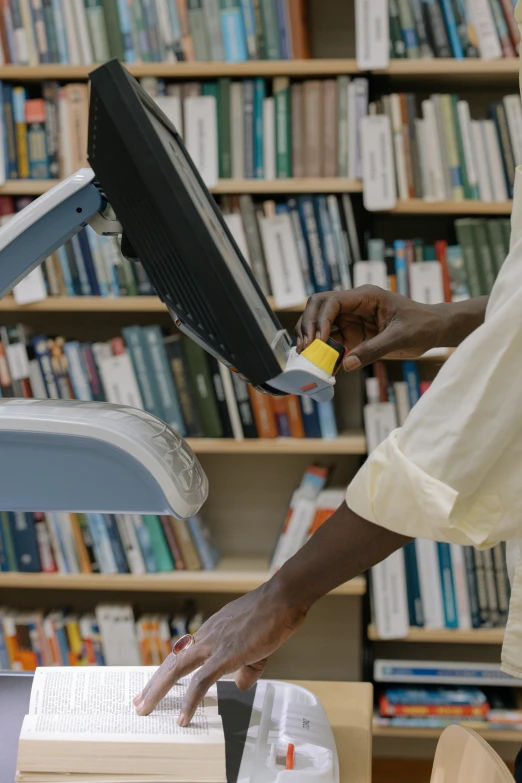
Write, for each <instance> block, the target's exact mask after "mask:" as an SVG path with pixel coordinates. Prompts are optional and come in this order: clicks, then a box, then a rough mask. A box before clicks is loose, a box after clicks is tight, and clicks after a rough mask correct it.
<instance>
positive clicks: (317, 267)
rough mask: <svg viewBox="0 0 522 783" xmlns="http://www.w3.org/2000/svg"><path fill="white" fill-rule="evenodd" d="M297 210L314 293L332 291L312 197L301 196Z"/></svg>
mask: <svg viewBox="0 0 522 783" xmlns="http://www.w3.org/2000/svg"><path fill="white" fill-rule="evenodd" d="M297 209H298V211H299V218H300V220H301V227H302V229H303V237H304V240H305V245H306V254H307V257H308V266H309V267H310V277H311V279H312V283H313V286H314V291H315V292H316V293H320V292H322V291H331V289H332V285H331V280H330V270H329V269H328V267H327V265H326V263H325V261H324V259H323V253H322V250H321V241H320V238H319V229H318V227H317V221H316V219H315V211H314V203H313V199H312V197H311V196H299V198H298V199H297Z"/></svg>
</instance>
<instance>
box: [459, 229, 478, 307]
mask: <svg viewBox="0 0 522 783" xmlns="http://www.w3.org/2000/svg"><path fill="white" fill-rule="evenodd" d="M473 222H474V221H473V220H472V219H471V218H462V219H460V220H456V221H455V232H456V234H457V239H458V242H459V245H460V247H461V250H462V256H463V258H464V267H465V269H466V277H467V279H468V286H469V293H470V296H471V297H474V296H482V285H481V278H480V275H479V262H478V259H477V256H476V251H475V243H474V241H473V235H474V232H473Z"/></svg>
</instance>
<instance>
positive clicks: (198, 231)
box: [0, 61, 344, 783]
mask: <svg viewBox="0 0 522 783" xmlns="http://www.w3.org/2000/svg"><path fill="white" fill-rule="evenodd" d="M90 81H91V103H90V118H89V162H90V164H91V166H92V169H83V170H81V171H78V172H77V173H76V174H74V175H73V176H71V177H69V178H68V179H66V180H64V181H63V182H60V183H59V184H58V185H56V186H55V187H54V188H52V189H51V190H50V191H49V192H48V193H46V194H45V195H43V196H41V197H40V198H38V199H37V200H36V201H34V202H33V203H31V204H30V205H29V206H28V207H26V208H25V209H24V210H23V211H22V212H20V213H19V214H17V215H16V216H15V217H13V218H12V219H11V220H10V221H9V222H8V223H7V224H6V225H5V226H4V227H2V228H1V229H0V296H5V294H7V293H8V292H9V291H11V290H12V288H13V287H14V286H15V285H16V284H17V283H18V282H20V280H22V279H23V278H24V277H25V276H26V275H27V274H29V273H30V272H31V271H32V270H33V269H34V268H35V267H36V266H37V265H38V264H40V263H41V262H42V261H43V260H44V259H45V258H47V257H48V256H49V255H50V254H51V253H53V252H54V251H55V250H56V249H57V248H58V247H60V245H62V244H63V243H64V242H66V241H67V240H68V239H70V238H71V237H72V236H74V234H75V233H76V232H78V231H79V230H80V229H81V228H83V227H84V226H86V225H87V224H89V225H90V226H92V228H93V229H95V230H96V231H97V232H98V233H100V234H102V235H104V234H105V235H118V236H119V235H122V252H123V253H124V255H126V256H127V257H128V258H129V259H131V260H137V259H139V260H140V261H141V263H142V264H143V266H144V268H145V270H146V272H147V274H148V276H149V278H150V280H151V282H152V284H153V285H154V288H155V289H156V291H157V293H158V296H159V297H160V298H161V300H162V301H163V302H164V303H165V305H166V306H167V308H168V310H169V312H170V314H171V316H172V318H173V320H174V322H175V324H176V326H177V327H178V328H179V329H180V330H181V331H182V332H184V333H185V334H186V335H187V336H188V337H189V338H190V339H192V340H195V341H196V342H197V343H199V345H201V346H202V347H203V348H204V349H205V350H206V351H208V352H209V353H211V354H213V355H214V356H215V357H217V358H218V359H219V360H220V361H222V362H223V363H225V364H226V365H227V366H228V367H230V368H231V369H232V370H234V371H235V372H238V373H239V374H240V375H241V376H242V377H243V378H244V379H245V380H247V381H248V382H249V383H251V384H252V385H253V386H255V387H257V388H258V389H260V390H262V391H264V392H266V393H269V394H299V395H308V396H310V397H312V398H313V399H315V400H317V401H319V402H320V401H325V400H329V399H331V398H332V396H333V387H334V384H335V378H334V374H335V372H336V370H337V369H338V367H339V365H340V363H341V360H342V356H343V354H344V348H343V347H342V346H339V345H337V344H336V343H334V342H333V341H329V343H323V342H321V341H319V340H316V341H315V342H314V343H312V345H311V346H310V347H309V348H308V349H307V351H305V352H303V354H301V355H300V356H298V355H297V353H296V351H295V349H294V348H292V347H291V340H290V337H289V335H288V333H287V332H286V331H285V330H284V329H283V328H282V327H281V325H280V324H279V322H278V320H277V318H276V316H275V315H274V313H273V312H272V310H271V309H270V307H269V305H268V303H267V301H266V299H265V298H264V296H263V294H262V292H261V291H260V289H259V287H258V285H257V283H256V281H255V279H254V277H253V275H252V273H251V271H250V268H249V267H248V264H247V263H246V262H245V260H244V258H243V257H242V255H241V253H240V251H239V249H238V247H237V245H236V243H235V242H234V239H233V237H232V235H231V234H230V232H229V230H228V228H227V226H226V224H225V223H224V221H223V219H222V217H221V215H220V212H219V210H218V208H217V206H216V204H215V203H214V201H213V199H212V197H211V196H210V194H209V192H208V191H207V189H206V187H205V185H204V184H203V182H202V180H201V178H200V176H199V174H198V172H197V170H196V169H195V167H194V165H193V163H192V161H191V159H190V157H189V156H188V154H187V152H186V150H185V147H184V145H183V142H182V140H181V138H180V136H179V135H178V133H177V132H176V130H175V128H173V126H172V125H171V124H170V122H169V121H168V119H167V118H166V117H165V116H164V115H163V114H162V112H161V111H160V110H159V109H158V107H157V106H156V105H155V103H154V102H153V101H152V100H151V99H150V98H149V96H148V95H147V94H146V93H145V92H144V91H143V90H142V89H141V87H140V86H139V85H138V84H137V82H136V81H135V80H134V79H133V78H132V77H131V76H129V74H128V73H127V71H126V70H125V68H123V67H122V66H121V65H120V64H119V63H118V62H116V61H113V62H110V63H107V64H106V65H103V66H101V67H99V68H98V69H97V70H95V71H94V72H93V73H92V74H91V77H90ZM109 205H110V206H109ZM115 215H116V216H117V218H116V217H115ZM0 474H1V475H2V491H1V500H0V506H1V508H2V510H5V511H29V512H30V511H69V512H100V513H139V514H146V513H151V514H173V515H175V516H177V517H181V518H188V517H191V516H193V515H195V514H197V513H198V511H199V509H200V508H201V506H202V505H203V503H204V502H205V500H206V498H207V494H208V482H207V479H206V476H205V474H204V472H203V470H202V468H201V466H200V464H199V462H198V460H197V458H196V457H195V455H194V454H193V453H192V451H191V449H190V448H189V446H188V445H187V443H185V441H184V440H183V439H182V438H181V437H180V436H179V435H177V434H176V433H175V432H173V430H172V429H170V427H168V426H167V425H166V424H164V423H163V422H161V421H159V420H158V419H157V418H155V417H154V416H152V415H150V414H148V413H146V412H143V411H138V410H133V409H130V408H125V407H122V406H117V405H110V404H105V403H91V402H78V401H64V400H25V399H24V400H17V399H14V400H13V399H8V400H0ZM57 475H61V476H64V475H65V476H66V480H65V481H60V482H57V481H56V476H57ZM30 685H31V678H30V676H26V675H22V674H18V675H14V674H3V675H0V736H2V742H1V743H0V783H4V782H5V783H7V782H9V783H12V780H13V779H14V767H13V764H14V757H15V755H16V742H17V739H18V731H19V728H20V727H19V726H18V725H17V719H18V717H20V721H21V718H22V716H23V715H24V714H25V712H26V709H27V701H28V698H29V691H30ZM219 694H220V698H219V703H220V709H221V710H222V713H223V718H224V725H225V735H226V739H227V776H228V780H229V782H230V783H231V782H232V781H245V783H246V781H249V783H253V782H254V781H255V783H269V781H276V780H279V779H281V781H283V780H284V779H287V778H288V779H289V780H291V779H296V780H297V779H299V780H302V779H304V778H305V777H306V778H307V779H308V778H310V779H315V780H318V781H325V783H330V781H332V782H333V783H335V782H336V781H338V779H339V771H338V763H337V753H336V750H335V742H334V738H333V734H332V731H331V728H330V726H329V723H328V720H327V718H326V715H325V713H324V711H323V709H322V707H321V705H320V704H319V703H318V701H317V699H316V698H315V696H313V695H312V694H311V693H309V692H308V691H306V690H303V689H302V688H299V687H297V686H293V685H290V684H285V683H272V682H269V681H261V682H259V683H258V684H257V686H256V687H255V688H253V689H252V690H251V691H249V692H248V693H241V692H240V691H238V690H237V689H236V687H235V685H234V684H233V683H230V682H221V683H219ZM15 716H16V719H15ZM144 720H146V718H144ZM15 729H16V734H13V731H14V730H15ZM9 737H10V739H7V741H5V738H9ZM6 753H7V754H8V756H7V758H6V759H2V758H1V757H2V754H6ZM11 756H12V758H11ZM11 762H13V763H11ZM9 770H11V772H10V771H9ZM6 774H7V775H8V777H7V778H6V777H5V775H6Z"/></svg>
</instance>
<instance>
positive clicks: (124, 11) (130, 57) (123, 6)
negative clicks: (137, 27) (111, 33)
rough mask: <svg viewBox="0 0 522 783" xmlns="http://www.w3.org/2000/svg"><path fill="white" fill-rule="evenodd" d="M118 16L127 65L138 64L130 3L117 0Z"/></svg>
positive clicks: (125, 0) (126, 0) (124, 0)
mask: <svg viewBox="0 0 522 783" xmlns="http://www.w3.org/2000/svg"><path fill="white" fill-rule="evenodd" d="M117 3H118V16H119V18H120V30H121V37H122V41H123V53H124V58H125V62H126V63H135V62H136V59H137V58H136V51H135V49H134V40H133V36H132V19H131V12H130V3H129V2H128V0H117Z"/></svg>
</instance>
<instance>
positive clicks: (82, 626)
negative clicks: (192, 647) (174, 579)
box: [0, 602, 204, 671]
mask: <svg viewBox="0 0 522 783" xmlns="http://www.w3.org/2000/svg"><path fill="white" fill-rule="evenodd" d="M203 620H204V618H203V615H202V613H201V612H200V611H198V610H197V609H196V607H195V605H194V603H193V602H189V603H187V604H186V605H185V606H182V607H181V608H180V611H179V612H178V613H176V614H175V615H174V616H172V617H169V616H167V615H163V614H148V615H143V616H141V617H139V618H138V619H137V620H136V619H135V617H134V612H133V609H132V606H130V605H128V604H123V605H121V604H101V605H99V606H97V607H96V608H95V610H94V612H89V613H87V614H83V615H78V614H72V613H71V612H69V611H67V610H64V609H57V610H55V611H52V612H46V613H44V612H41V611H35V612H31V611H28V612H19V611H16V610H13V609H9V608H0V670H1V669H12V670H14V671H34V669H36V667H37V666H104V665H107V666H140V665H142V666H159V665H160V664H161V663H162V661H163V660H164V659H165V658H166V657H167V655H169V653H170V652H171V650H172V645H173V644H174V643H175V642H176V640H177V639H179V638H180V637H181V636H184V635H185V634H186V633H192V634H194V633H196V631H197V630H198V628H199V627H200V626H201V625H202V623H203Z"/></svg>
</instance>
